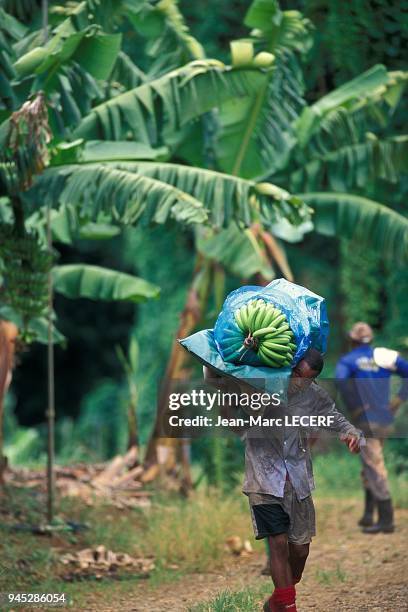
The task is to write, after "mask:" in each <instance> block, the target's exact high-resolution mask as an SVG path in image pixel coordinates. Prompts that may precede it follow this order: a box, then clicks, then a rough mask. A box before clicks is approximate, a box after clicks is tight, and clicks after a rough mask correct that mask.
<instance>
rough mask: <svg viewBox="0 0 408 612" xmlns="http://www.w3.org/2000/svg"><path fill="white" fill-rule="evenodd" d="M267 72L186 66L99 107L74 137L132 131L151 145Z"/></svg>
mask: <svg viewBox="0 0 408 612" xmlns="http://www.w3.org/2000/svg"><path fill="white" fill-rule="evenodd" d="M264 79H265V75H264V74H263V73H262V72H261V71H260V70H259V69H257V68H255V67H253V68H248V69H245V70H244V69H242V70H240V69H232V68H231V67H229V66H226V65H225V64H223V63H222V62H218V61H216V60H201V61H195V62H191V63H189V64H187V65H186V66H184V67H182V68H179V69H177V70H174V71H172V72H170V73H167V74H165V75H164V76H162V77H160V78H157V79H155V80H153V81H151V82H149V83H144V84H143V85H140V86H139V87H136V88H135V89H132V90H130V91H128V92H126V93H124V94H121V95H119V96H116V97H115V98H113V99H112V100H108V101H107V102H104V103H102V104H99V105H98V106H96V107H94V108H93V109H92V111H91V112H90V113H89V114H88V115H87V116H85V117H84V118H83V119H82V120H81V121H80V123H79V125H78V126H77V127H76V129H75V130H74V136H76V137H79V138H87V139H97V140H98V139H99V140H124V139H125V138H128V137H129V135H130V134H131V135H132V138H133V139H134V140H136V141H139V142H144V143H147V144H151V145H157V144H160V145H161V144H163V141H164V143H165V132H166V130H167V131H169V132H173V131H174V130H178V129H180V128H181V127H183V126H184V125H186V124H187V123H188V122H189V121H191V120H192V119H195V118H197V117H199V116H201V115H203V114H204V113H206V112H207V111H210V110H211V109H212V108H214V107H215V106H218V105H219V104H221V103H222V102H225V101H226V100H229V99H231V98H233V97H240V96H245V95H247V94H248V93H249V92H251V91H254V90H256V89H257V88H259V87H260V86H261V85H262V83H263V82H264Z"/></svg>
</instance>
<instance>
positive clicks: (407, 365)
mask: <svg viewBox="0 0 408 612" xmlns="http://www.w3.org/2000/svg"><path fill="white" fill-rule="evenodd" d="M392 374H397V375H399V376H401V377H402V378H404V381H403V383H402V385H401V389H400V391H399V393H398V395H399V397H400V398H401V399H402V400H406V399H407V398H408V361H406V360H405V359H403V358H402V357H400V356H399V355H398V357H397V358H396V361H395V365H394V367H393V368H392V369H388V368H383V367H381V366H379V365H377V363H376V362H375V360H374V349H373V347H372V346H370V345H369V344H362V345H360V346H358V347H357V348H355V349H353V350H352V351H350V352H349V353H347V354H346V355H343V356H342V357H341V358H340V360H339V361H338V363H337V366H336V379H337V381H338V383H337V384H338V387H339V389H340V392H341V394H342V396H343V398H344V400H345V402H346V404H347V407H348V408H349V409H350V410H351V411H356V410H360V411H361V419H360V420H367V421H368V422H369V423H376V424H379V425H389V424H391V423H392V421H393V418H394V417H393V414H392V412H391V410H390V409H389V403H390V382H391V381H390V378H391V376H392Z"/></svg>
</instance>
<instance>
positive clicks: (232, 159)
mask: <svg viewBox="0 0 408 612" xmlns="http://www.w3.org/2000/svg"><path fill="white" fill-rule="evenodd" d="M38 5H39V3H37V4H36V3H26V2H23V0H20V1H19V0H16V1H15V2H12V1H11V0H7V1H4V2H3V3H2V9H0V10H1V13H0V23H1V28H2V39H1V43H2V45H3V47H2V48H3V51H4V54H3V57H4V58H5V59H4V64H2V66H1V70H2V72H1V75H2V79H3V81H4V83H7V87H5V88H4V97H3V98H2V105H1V108H0V114H1V115H0V116H1V119H2V121H3V124H2V125H3V131H2V133H1V135H2V138H5V134H8V132H7V130H8V127H7V126H9V122H10V115H11V113H12V112H13V111H16V110H17V109H19V108H21V105H22V104H23V103H24V101H25V100H26V98H27V96H28V95H29V94H30V93H33V92H38V91H40V90H44V91H45V93H46V95H47V99H48V100H49V120H50V127H51V130H52V139H51V140H50V136H49V134H48V126H47V125H46V123H44V122H43V123H42V124H41V122H40V125H39V126H38V129H39V130H40V132H39V133H40V135H41V138H42V142H43V147H42V148H40V151H39V155H38V154H36V155H35V156H34V158H35V162H36V163H37V164H38V163H40V166H47V165H48V168H46V169H45V171H44V172H43V173H41V174H39V175H38V176H37V174H38V172H37V167H33V165H32V162H30V156H31V155H32V153H33V149H32V142H30V138H29V136H30V134H27V133H26V132H25V131H24V130H22V131H21V133H20V134H18V136H19V138H20V140H19V141H18V144H19V146H20V148H21V149H22V150H23V151H25V153H26V156H24V155H22V156H21V159H20V158H19V159H17V160H16V158H15V152H14V150H13V146H12V144H11V143H10V142H8V149H7V148H6V155H9V158H6V159H5V160H2V161H4V163H6V164H7V163H8V164H10V163H11V164H15V167H14V166H13V168H14V169H16V173H17V183H16V182H15V181H16V176H15V174H13V172H11V173H9V174H7V172H3V173H2V175H1V177H2V188H3V191H2V194H1V195H2V199H1V200H0V214H1V220H2V223H3V225H2V227H3V226H6V225H7V224H8V225H10V223H11V222H12V216H11V214H10V202H11V203H12V204H13V207H12V208H11V210H12V211H14V214H16V213H17V217H18V214H20V216H21V214H23V217H24V223H25V229H24V230H22V232H23V234H22V235H24V232H25V231H26V230H27V228H28V227H35V229H36V231H37V232H38V236H39V238H38V240H39V244H41V240H42V241H43V242H42V244H44V224H45V216H46V215H45V213H46V207H47V205H50V206H52V207H53V208H54V209H55V212H54V213H53V231H54V240H55V247H56V248H57V250H58V266H59V267H60V268H61V270H62V272H63V271H64V270H63V267H64V265H68V264H82V263H83V262H86V263H87V264H88V265H89V264H93V265H97V266H100V267H102V268H110V269H115V270H120V271H122V272H126V273H128V275H129V277H127V282H131V281H132V280H133V282H135V281H136V282H137V286H136V289H135V291H136V293H137V300H133V303H132V302H131V303H130V304H129V303H123V302H120V303H116V302H109V303H100V302H98V303H96V302H94V301H90V300H89V299H86V298H85V297H84V296H86V297H88V298H89V297H94V298H101V297H102V298H103V297H106V295H105V296H103V295H100V294H99V293H98V292H97V293H93V294H90V293H89V290H88V292H85V293H84V291H83V290H81V291H79V290H78V284H77V281H72V280H71V281H70V282H69V283H68V281H67V280H66V279H65V280H64V278H62V280H60V281H59V282H60V283H61V285H60V287H62V290H61V295H57V297H56V300H55V305H54V306H55V311H56V313H57V317H58V318H57V327H58V329H59V331H60V332H61V333H62V334H63V335H64V336H65V337H66V338H67V346H66V347H65V348H64V347H62V346H60V347H59V348H57V354H56V357H57V360H56V376H57V380H56V389H57V413H58V428H57V434H58V437H57V450H58V454H59V457H60V458H61V459H62V460H65V459H68V458H69V459H72V458H82V457H86V458H95V459H97V458H105V457H107V456H111V455H112V454H114V453H115V452H117V451H118V450H123V448H124V447H125V445H126V420H125V418H126V417H125V415H126V408H127V403H128V401H129V400H128V392H129V389H128V385H127V383H126V374H125V372H124V370H123V367H122V364H121V362H120V360H119V358H118V356H117V346H118V345H120V346H121V347H122V349H123V350H124V351H126V350H127V346H128V344H129V340H130V337H132V336H134V337H136V338H137V340H138V344H139V363H140V364H143V365H142V367H139V369H138V370H137V372H136V383H137V389H138V417H139V423H140V425H141V434H142V440H143V441H146V439H147V437H148V434H149V431H150V428H151V426H152V423H153V419H154V414H155V409H156V396H157V387H158V385H159V382H160V380H161V379H162V377H163V374H164V371H165V367H166V363H167V360H168V357H169V353H170V350H171V346H172V342H173V338H174V334H175V332H176V329H177V326H178V318H179V314H180V312H181V311H182V309H183V307H184V305H185V302H186V295H187V293H188V290H189V287H191V283H192V278H194V282H195V283H196V286H197V285H198V286H199V288H200V291H199V293H200V296H201V298H202V305H201V312H200V316H199V317H198V319H197V320H196V321H195V324H196V326H199V327H204V326H211V325H212V324H213V322H214V317H215V316H216V312H217V309H218V308H219V304H220V302H221V301H222V299H223V296H224V295H225V293H226V292H227V291H229V290H230V289H232V288H234V287H236V286H238V285H239V284H241V283H242V282H243V281H247V280H250V279H253V280H255V282H265V281H267V280H270V279H271V278H273V277H274V276H280V275H282V274H284V275H286V276H287V277H290V278H291V277H292V275H293V277H294V278H295V280H296V281H297V282H299V283H300V284H305V285H307V286H308V287H310V288H312V289H313V290H315V291H316V292H318V293H320V294H322V295H324V296H326V297H327V300H328V306H329V316H330V320H331V324H332V331H331V339H330V352H329V355H328V364H327V369H326V372H327V374H328V375H330V373H331V372H332V365H333V363H334V361H335V359H336V357H337V356H338V354H339V352H340V351H341V350H343V349H344V348H345V339H344V333H345V330H346V329H347V326H348V325H349V324H350V323H351V322H352V321H355V320H356V319H366V320H368V321H369V322H370V323H371V324H372V325H373V326H374V328H375V329H376V332H377V334H378V341H381V342H384V343H387V344H389V345H391V346H392V347H393V348H399V349H400V350H404V349H407V348H408V337H407V332H406V329H405V328H404V321H406V316H407V314H408V313H407V308H408V306H407V304H406V299H405V292H406V287H407V272H406V269H405V268H404V263H406V256H407V245H408V229H407V222H406V220H405V219H404V218H403V216H402V215H401V214H400V213H404V197H405V196H406V195H407V193H408V181H407V178H406V176H404V172H406V167H404V164H405V165H406V158H407V156H406V152H407V137H406V136H404V135H403V133H402V132H403V126H404V115H403V104H401V103H400V97H401V95H402V93H403V87H404V83H405V80H406V74H405V73H403V72H402V71H401V68H402V67H403V49H404V44H405V42H404V41H405V38H406V32H404V29H403V25H401V24H403V23H404V20H403V18H402V11H403V8H402V7H401V8H398V7H391V8H390V6H389V4H388V3H386V2H374V1H373V0H372V1H371V2H370V1H368V0H366V1H365V2H358V3H352V6H349V4H347V3H346V4H345V3H342V4H341V6H340V4H339V3H336V2H319V1H316V0H310V1H308V0H305V1H303V2H290V3H289V2H282V3H281V5H280V8H279V6H278V4H277V3H275V2H268V3H265V2H262V0H257V1H255V2H253V3H252V4H251V7H250V10H248V9H249V5H250V3H249V2H243V1H242V0H239V1H236V2H231V1H230V0H223V1H221V2H209V3H206V8H205V10H204V9H203V8H202V7H201V4H200V3H187V2H181V3H180V4H179V5H177V3H176V2H159V3H153V2H148V1H147V0H145V1H142V0H140V1H138V2H134V3H132V2H127V1H124V0H123V1H121V2H115V3H112V2H108V1H101V2H97V1H96V0H87V2H82V3H73V5H72V6H71V5H70V6H69V7H68V8H66V7H64V6H60V5H59V4H58V3H57V2H55V3H54V2H52V3H50V10H49V19H50V27H49V28H48V30H47V32H48V34H47V35H48V42H44V40H43V32H42V30H41V13H40V11H39V6H38ZM265 7H266V8H267V11H269V12H267V17H268V19H269V21H268V19H266V18H265V12H264V11H265V10H266V9H265ZM179 9H180V11H181V12H179ZM374 9H375V10H374ZM72 10H73V11H74V12H73V13H72V12H71V11H72ZM297 11H301V12H297ZM182 14H184V16H185V21H184V20H183V18H182ZM374 15H375V17H374ZM268 24H269V25H268ZM187 26H188V27H189V28H190V29H188V27H187ZM366 34H367V35H366ZM244 37H245V38H244ZM238 38H241V40H239V41H237V39H238ZM243 38H244V40H242V39H243ZM234 40H235V42H234V44H233V45H232V47H231V50H232V53H231V52H230V47H229V43H230V41H234ZM198 41H200V42H198ZM47 45H48V46H47ZM36 49H39V51H36ZM50 50H52V51H53V53H54V54H53V55H52V56H51V59H47V55H48V53H49V51H50ZM260 53H262V55H259V54H260ZM206 57H210V58H213V57H215V58H219V59H220V60H221V61H222V62H223V63H215V62H210V61H208V60H206V59H205V58H206ZM257 57H258V63H259V62H260V63H259V65H258V66H257ZM191 62H193V63H191ZM261 64H262V67H260V66H261ZM230 65H231V66H232V68H229V66H230ZM173 71H174V72H173ZM352 79H354V80H352ZM350 80H352V81H351V83H350ZM6 128H7V129H6ZM37 134H38V132H37ZM38 157H39V158H40V159H38ZM30 163H31V165H30ZM4 167H5V166H2V168H3V169H4ZM8 168H9V166H8ZM22 168H23V169H26V174H25V176H24V180H23V179H22V178H21V172H22ZM13 171H14V170H13ZM219 172H223V173H226V174H227V175H228V178H227V177H225V176H224V175H221V174H219ZM397 184H398V189H396V188H395V186H396V185H397ZM390 186H391V188H390ZM26 188H28V189H26ZM288 192H290V194H292V195H289V193H288ZM294 194H295V195H294ZM113 201H114V203H115V207H112V202H113ZM378 203H382V204H385V205H386V207H385V208H383V207H382V204H378ZM307 205H308V206H310V207H311V209H312V210H314V215H313V222H314V231H311V230H312V229H313V227H312V224H311V220H310V215H309V210H308V208H307ZM17 217H15V218H14V222H15V221H16V218H17ZM151 222H153V225H152V223H151ZM197 224H198V229H197ZM256 224H262V229H263V230H264V231H266V232H268V233H269V235H272V236H273V237H274V241H273V245H274V250H273V251H272V252H271V251H268V249H267V248H266V246H265V242H264V241H263V238H262V234H261V232H258V233H256V232H255V234H254V233H253V231H252V230H253V228H254V225H256ZM204 226H205V227H204ZM203 227H204V229H203ZM248 228H250V229H248ZM20 229H21V228H20ZM251 232H252V233H251ZM97 238H99V239H103V241H101V240H96V239H97ZM227 245H228V246H227ZM82 270H83V268H82ZM62 272H60V274H62ZM55 274H57V272H56V273H55ZM3 275H4V277H5V279H6V282H5V284H4V286H5V287H10V283H11V285H12V281H13V279H12V278H11V279H10V278H9V279H7V270H5V269H4V270H3ZM9 277H10V274H9ZM135 277H136V278H135ZM71 278H72V277H71ZM141 279H144V280H143V281H142V280H141ZM7 281H8V283H7ZM144 281H148V282H149V284H147V283H144ZM193 284H194V283H193ZM95 286H96V283H93V285H92V288H93V290H94V289H95ZM158 287H159V288H160V290H161V293H160V297H159V298H158V299H150V298H151V297H153V295H155V294H156V293H157V288H158ZM56 288H57V289H58V283H56ZM132 295H133V296H134V293H133V294H132ZM110 297H112V294H111V296H110ZM72 298H79V299H75V301H72ZM140 300H148V301H146V302H145V303H136V305H135V301H137V302H139V301H140ZM13 304H14V306H15V310H17V311H18V302H16V301H14V303H13V302H12V303H11V305H12V306H13ZM9 307H10V300H9V304H8V308H9ZM8 312H9V311H8ZM17 314H18V313H17ZM28 314H33V313H28ZM38 314H40V315H41V314H42V313H37V312H35V313H34V315H35V316H37V315H38ZM40 318H41V317H40ZM159 319H160V334H158V335H157V337H155V342H154V343H153V342H152V341H151V339H152V336H156V334H157V321H158V320H159ZM73 372H75V379H73ZM45 376H46V366H45V350H44V347H43V346H41V345H40V344H34V345H31V346H30V348H29V350H28V351H27V352H26V353H24V354H23V355H22V357H21V364H20V365H19V367H18V368H17V369H16V372H15V382H14V386H13V389H12V392H11V393H10V395H9V398H8V405H7V410H6V422H5V427H6V441H8V444H9V448H10V453H11V454H10V459H11V461H13V460H19V461H24V460H27V459H36V458H38V457H40V456H41V453H42V452H43V450H44V446H43V436H42V435H41V433H40V434H39V433H38V431H41V427H42V425H41V424H42V422H43V421H44V410H45V403H46V384H45ZM17 422H18V423H19V424H20V425H21V426H25V427H27V426H28V427H33V426H36V427H37V428H39V429H37V433H35V432H34V430H26V429H23V428H21V427H20V428H19V427H18V426H17ZM95 423H98V434H97V435H94V434H93V435H90V432H94V424H95ZM210 444H211V445H212V446H211V452H204V451H205V450H206V449H208V446H209V445H210ZM220 444H221V443H220V442H219V441H218V442H211V443H210V442H208V441H200V442H198V443H197V447H196V450H197V451H199V452H200V455H201V456H202V457H204V462H206V464H205V465H203V467H204V469H205V471H206V473H207V475H210V474H212V475H213V476H212V477H213V478H215V479H216V480H220V479H221V478H222V473H223V472H224V471H225V470H223V469H221V470H218V472H217V470H214V461H215V462H216V461H217V460H216V459H214V457H218V462H219V463H221V464H223V465H224V466H226V465H227V464H228V465H234V464H235V459H236V457H237V453H236V446H237V443H236V442H235V441H232V440H228V441H226V442H225V441H222V448H220ZM214 445H215V446H214ZM214 451H216V452H214ZM207 464H208V465H207ZM218 467H219V466H218ZM228 471H229V472H230V470H228ZM217 474H218V477H217Z"/></svg>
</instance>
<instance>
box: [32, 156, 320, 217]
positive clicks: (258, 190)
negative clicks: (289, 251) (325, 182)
mask: <svg viewBox="0 0 408 612" xmlns="http://www.w3.org/2000/svg"><path fill="white" fill-rule="evenodd" d="M28 196H29V197H30V199H31V200H32V201H33V202H42V203H44V204H47V203H50V204H51V206H64V205H65V206H66V205H70V206H73V207H74V208H77V209H79V208H80V210H81V214H82V216H83V218H84V219H85V220H87V221H98V220H99V218H100V215H101V214H104V215H106V218H107V219H111V220H112V221H113V222H114V223H119V224H127V225H131V224H136V223H140V222H141V223H149V222H151V221H153V222H155V223H165V222H166V221H167V220H168V219H169V218H174V219H175V220H176V221H179V222H184V223H204V222H206V221H207V219H208V222H209V223H210V224H212V225H214V226H216V227H226V226H227V225H229V224H230V223H231V221H236V222H237V223H240V224H241V225H244V226H249V225H250V224H251V223H252V222H254V220H258V221H259V220H261V221H262V222H263V223H265V224H266V225H267V226H271V225H272V224H273V223H276V222H277V221H279V219H281V218H286V219H288V220H289V221H290V222H291V223H293V224H295V225H296V224H300V223H302V222H304V221H307V219H308V218H309V210H308V208H307V206H305V205H304V203H303V202H302V200H301V199H299V198H297V197H293V196H291V195H290V194H289V193H288V192H286V191H284V190H283V189H280V188H279V187H276V186H275V185H273V184H271V183H260V184H257V183H255V182H254V181H249V180H245V179H241V178H238V177H234V176H231V175H227V174H222V173H220V172H215V171H212V170H205V169H202V168H193V167H189V166H182V165H180V164H170V163H160V162H133V163H132V162H127V163H113V162H110V163H108V162H107V163H104V164H87V165H84V166H81V165H68V166H61V167H59V168H49V169H47V170H46V171H45V172H44V173H43V175H42V176H40V177H39V178H38V179H37V181H36V184H35V185H34V187H33V188H32V189H31V190H30V192H29V193H28Z"/></svg>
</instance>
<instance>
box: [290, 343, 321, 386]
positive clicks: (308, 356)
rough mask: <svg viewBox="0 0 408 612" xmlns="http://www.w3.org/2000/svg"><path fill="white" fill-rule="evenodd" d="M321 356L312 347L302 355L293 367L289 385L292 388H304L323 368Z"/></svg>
mask: <svg viewBox="0 0 408 612" xmlns="http://www.w3.org/2000/svg"><path fill="white" fill-rule="evenodd" d="M323 365H324V361H323V356H322V354H321V353H320V352H319V351H318V350H316V349H314V348H310V349H308V350H307V351H306V353H305V354H304V355H303V357H302V359H301V360H300V361H299V363H298V364H297V365H296V366H295V367H294V368H293V370H292V376H291V387H292V389H296V390H298V389H301V388H302V389H304V388H305V387H307V386H308V385H310V383H311V382H313V380H314V379H315V378H317V377H318V376H319V374H320V372H321V371H322V370H323Z"/></svg>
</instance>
